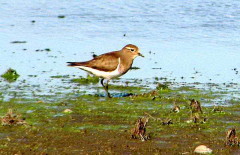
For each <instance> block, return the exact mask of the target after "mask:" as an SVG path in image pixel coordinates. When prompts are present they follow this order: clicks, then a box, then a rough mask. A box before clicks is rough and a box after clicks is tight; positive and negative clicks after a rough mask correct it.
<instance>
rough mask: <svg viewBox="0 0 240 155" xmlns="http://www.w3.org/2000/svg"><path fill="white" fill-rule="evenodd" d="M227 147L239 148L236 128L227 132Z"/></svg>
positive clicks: (239, 143)
mask: <svg viewBox="0 0 240 155" xmlns="http://www.w3.org/2000/svg"><path fill="white" fill-rule="evenodd" d="M225 145H226V146H239V145H240V142H239V140H238V137H237V133H236V129H235V128H232V129H229V130H228V131H227V133H226V141H225Z"/></svg>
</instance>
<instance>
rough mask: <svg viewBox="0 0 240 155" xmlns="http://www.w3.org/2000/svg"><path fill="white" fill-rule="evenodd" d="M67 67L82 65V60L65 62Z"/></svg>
mask: <svg viewBox="0 0 240 155" xmlns="http://www.w3.org/2000/svg"><path fill="white" fill-rule="evenodd" d="M67 63H68V65H67V66H69V67H77V66H84V62H67Z"/></svg>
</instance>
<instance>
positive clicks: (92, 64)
mask: <svg viewBox="0 0 240 155" xmlns="http://www.w3.org/2000/svg"><path fill="white" fill-rule="evenodd" d="M137 56H142V57H143V55H142V54H141V53H140V51H139V48H138V47H137V46H135V45H132V44H128V45H126V46H124V47H123V48H122V49H121V50H119V51H113V52H109V53H105V54H102V55H99V56H96V57H95V58H93V59H92V60H89V61H85V62H67V63H69V64H68V66H70V67H77V68H80V69H82V70H85V71H87V72H89V73H91V74H94V75H95V76H98V77H100V78H102V79H101V84H102V86H103V88H104V89H105V91H106V93H107V96H108V97H109V98H110V97H111V95H110V94H109V92H108V82H109V80H111V79H113V78H117V77H120V76H122V75H123V74H125V73H127V72H128V70H129V69H130V68H131V66H132V63H133V60H134V59H135V58H136V57H137ZM104 79H106V80H107V82H106V84H105V85H104V83H103V81H104Z"/></svg>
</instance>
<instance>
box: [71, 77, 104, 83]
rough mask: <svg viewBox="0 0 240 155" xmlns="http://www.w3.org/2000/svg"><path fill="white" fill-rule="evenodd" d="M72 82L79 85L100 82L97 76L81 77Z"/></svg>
mask: <svg viewBox="0 0 240 155" xmlns="http://www.w3.org/2000/svg"><path fill="white" fill-rule="evenodd" d="M71 81H72V82H75V83H79V84H90V83H91V84H96V83H98V82H99V78H98V77H96V76H90V75H88V76H87V77H86V78H83V77H80V78H76V79H72V80H71Z"/></svg>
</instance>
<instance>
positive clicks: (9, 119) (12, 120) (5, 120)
mask: <svg viewBox="0 0 240 155" xmlns="http://www.w3.org/2000/svg"><path fill="white" fill-rule="evenodd" d="M1 122H2V125H5V126H6V125H8V126H13V125H24V124H27V123H26V122H25V120H24V119H22V118H21V115H17V114H14V113H13V110H12V109H9V110H8V112H7V114H6V115H5V116H4V117H2V118H1Z"/></svg>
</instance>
